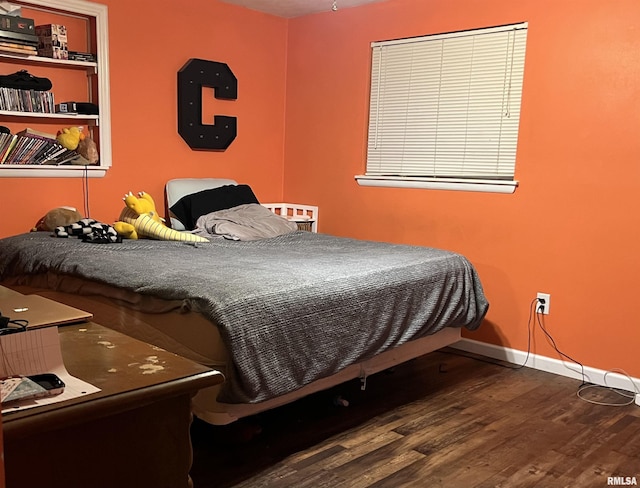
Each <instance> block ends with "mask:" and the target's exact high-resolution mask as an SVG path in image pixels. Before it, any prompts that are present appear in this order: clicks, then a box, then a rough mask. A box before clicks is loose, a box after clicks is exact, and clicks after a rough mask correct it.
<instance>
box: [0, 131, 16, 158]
mask: <svg viewBox="0 0 640 488" xmlns="http://www.w3.org/2000/svg"><path fill="white" fill-rule="evenodd" d="M9 135H10V136H11V137H10V139H9V141H8V142H7V144H6V146H5V147H4V149H3V151H2V159H0V164H2V163H4V162H5V161H6V160H7V156H8V155H9V153H10V152H11V151H13V148H14V146H15V145H16V142H17V140H18V136H17V135H15V134H13V135H11V134H9Z"/></svg>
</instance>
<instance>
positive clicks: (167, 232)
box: [113, 192, 209, 242]
mask: <svg viewBox="0 0 640 488" xmlns="http://www.w3.org/2000/svg"><path fill="white" fill-rule="evenodd" d="M123 200H124V203H125V205H126V206H125V208H124V209H122V212H120V218H119V220H118V222H116V223H115V224H113V228H114V229H115V230H116V232H117V233H118V235H121V236H122V237H124V238H126V239H139V238H141V237H147V238H150V239H159V240H163V241H183V242H209V240H208V239H205V238H204V237H201V236H197V235H195V234H190V233H189V232H178V231H177V230H175V229H170V228H169V227H167V226H166V225H164V219H163V218H162V217H160V216H159V215H158V212H157V211H156V205H155V202H154V201H153V198H151V195H149V194H148V193H145V192H140V193H138V196H137V197H136V196H135V195H133V194H132V193H131V192H129V194H128V195H125V196H124V198H123Z"/></svg>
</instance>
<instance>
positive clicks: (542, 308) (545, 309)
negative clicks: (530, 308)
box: [536, 292, 551, 315]
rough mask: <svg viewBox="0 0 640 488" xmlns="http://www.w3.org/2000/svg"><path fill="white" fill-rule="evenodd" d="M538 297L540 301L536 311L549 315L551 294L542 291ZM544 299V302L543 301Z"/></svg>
mask: <svg viewBox="0 0 640 488" xmlns="http://www.w3.org/2000/svg"><path fill="white" fill-rule="evenodd" d="M536 298H537V299H538V303H537V305H536V312H541V313H543V314H544V315H549V305H550V302H551V295H549V294H548V293H540V292H538V295H537V297H536ZM543 300H544V303H542V301H543Z"/></svg>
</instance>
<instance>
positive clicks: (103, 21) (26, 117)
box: [0, 0, 112, 178]
mask: <svg viewBox="0 0 640 488" xmlns="http://www.w3.org/2000/svg"><path fill="white" fill-rule="evenodd" d="M12 3H16V4H19V5H20V6H21V7H22V8H23V9H24V10H26V11H27V12H23V16H24V17H30V18H34V19H35V21H36V24H40V23H48V22H51V23H56V20H57V22H58V23H62V24H64V23H65V20H68V21H69V22H70V23H73V22H78V19H80V21H81V22H83V24H81V25H84V28H78V29H77V31H80V32H77V34H78V35H80V36H84V35H86V45H87V52H91V53H93V54H94V55H95V57H96V60H97V62H88V61H75V60H62V59H53V58H46V57H42V56H33V55H21V54H13V53H8V52H7V53H5V52H0V63H1V64H4V65H5V71H7V73H10V72H11V71H8V70H6V67H7V66H9V67H10V68H12V69H13V68H15V70H16V71H17V70H20V69H27V70H29V69H30V67H40V68H42V69H43V70H44V69H45V68H46V70H47V73H52V74H53V76H54V77H55V74H56V73H64V72H65V71H68V70H75V71H81V72H82V71H84V72H85V74H86V84H85V83H78V96H77V98H71V99H72V100H76V101H87V102H91V103H94V104H96V105H98V107H99V112H100V113H99V115H84V114H63V113H43V112H16V111H11V110H0V125H4V126H7V127H9V128H10V129H11V131H12V133H17V132H18V131H20V130H22V128H24V125H25V124H26V123H27V122H28V123H29V124H31V123H33V124H38V125H41V126H43V127H44V129H43V130H44V131H45V132H49V133H56V132H57V131H58V130H59V129H60V127H61V126H70V125H81V126H85V127H86V128H87V130H88V131H89V135H90V136H91V137H92V138H93V139H94V141H95V142H96V144H97V145H98V152H99V155H100V160H99V162H98V164H97V165H91V166H87V167H85V166H72V165H61V166H54V165H36V164H0V177H38V178H42V177H77V176H89V177H101V176H104V175H105V174H106V172H107V170H108V169H109V168H110V167H111V154H112V153H111V104H110V88H109V39H108V10H107V6H106V5H102V4H98V3H93V2H90V1H87V0H25V1H22V0H18V1H15V2H12ZM76 25H77V24H76ZM83 30H84V32H82V31H83ZM51 70H54V71H51ZM58 70H62V71H58ZM69 76H70V77H72V79H73V80H77V77H78V76H81V74H78V75H74V74H72V73H67V77H69ZM52 80H53V78H52ZM63 80H64V81H65V82H66V77H65V76H63ZM77 81H78V82H79V81H80V80H77ZM63 86H65V88H67V92H68V91H69V90H68V87H69V86H70V85H63ZM72 86H73V87H75V83H74V84H73V85H72ZM55 87H56V83H55V82H54V87H53V90H52V91H54V92H55ZM74 90H75V88H74ZM67 100H68V99H67ZM60 101H65V100H58V99H57V98H56V103H59V102H60ZM49 127H50V129H49ZM47 129H48V130H47Z"/></svg>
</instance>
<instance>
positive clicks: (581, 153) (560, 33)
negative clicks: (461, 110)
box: [284, 0, 640, 377]
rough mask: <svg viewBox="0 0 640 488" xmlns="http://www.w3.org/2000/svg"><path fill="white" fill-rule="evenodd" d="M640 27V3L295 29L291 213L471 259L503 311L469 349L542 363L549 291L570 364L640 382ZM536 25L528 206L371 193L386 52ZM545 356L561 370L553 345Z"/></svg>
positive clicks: (512, 6)
mask: <svg viewBox="0 0 640 488" xmlns="http://www.w3.org/2000/svg"><path fill="white" fill-rule="evenodd" d="M338 5H339V2H338ZM639 20H640V4H639V3H638V2H637V1H636V0H612V1H610V2H602V1H601V0H561V1H558V0H519V1H517V2H514V1H513V0H428V1H427V0H388V1H386V2H380V3H374V4H371V5H367V6H363V7H357V8H351V9H339V10H338V11H337V12H335V13H333V12H327V13H326V14H319V15H314V16H307V17H302V18H298V19H295V20H292V21H291V22H290V25H289V43H288V45H289V49H288V76H287V108H286V144H285V172H284V175H285V179H284V196H285V199H286V200H287V201H300V202H307V203H310V204H315V205H319V207H320V215H321V217H320V225H321V230H322V231H323V232H327V233H332V234H338V235H344V236H353V237H358V238H367V239H375V240H384V241H395V242H403V243H411V244H421V245H427V246H434V247H440V248H446V249H451V250H455V251H459V252H461V253H463V254H465V255H466V256H468V257H469V258H470V260H471V261H472V262H473V263H474V265H475V266H476V267H477V269H478V272H479V274H480V277H481V279H482V282H483V284H484V287H485V291H486V293H487V295H488V298H489V300H490V302H491V308H490V311H489V314H488V317H487V322H486V323H485V325H484V326H483V327H482V328H481V329H480V330H479V331H478V332H475V333H468V334H466V336H467V337H469V338H472V339H476V340H480V341H485V342H490V343H494V344H502V345H505V346H507V347H513V348H517V349H521V350H526V348H527V318H528V314H529V304H530V303H531V301H532V299H533V298H534V297H535V296H536V292H538V291H541V292H547V293H550V294H551V314H550V315H548V316H547V317H546V318H545V323H546V326H547V328H548V330H549V331H550V332H551V333H552V335H553V337H554V338H555V340H556V342H557V344H558V346H559V347H560V349H561V350H563V352H565V353H567V354H569V355H570V356H572V357H573V358H575V359H577V360H579V361H581V362H583V363H585V364H586V365H589V366H592V367H596V368H602V369H609V368H614V367H619V368H624V369H625V370H626V371H627V372H628V373H629V374H632V375H633V376H636V377H638V376H640V361H638V353H637V350H638V349H637V348H638V344H640V327H638V318H637V317H638V313H637V303H638V288H639V286H638V281H637V280H638V276H640V258H638V239H639V237H640V231H639V230H638V228H639V226H638V223H639V218H638V209H640V137H638V130H639V127H640V78H639V76H638V74H639V73H640V57H638V54H637V53H638V46H640V31H639V30H638V23H639ZM522 21H527V22H529V31H528V41H527V57H526V66H525V79H524V92H523V102H522V116H521V124H520V125H521V129H520V139H519V147H518V157H517V168H516V177H517V179H518V180H519V181H520V187H519V188H518V189H517V190H516V192H515V194H513V195H497V194H483V193H467V192H451V191H434V190H413V189H381V188H365V187H359V186H358V185H357V184H356V182H355V181H354V178H353V177H354V175H356V174H361V173H362V172H364V160H365V153H366V129H367V106H368V79H369V58H370V50H369V44H370V42H371V41H377V40H384V39H393V38H399V37H409V36H416V35H425V34H430V33H438V32H447V31H454V30H462V29H471V28H477V27H486V26H493V25H500V24H507V23H516V22H522ZM534 352H536V353H538V354H543V355H546V356H550V357H558V356H557V354H556V353H555V352H554V351H553V350H552V349H551V347H550V346H549V345H548V343H547V342H546V340H545V338H544V336H543V334H542V333H541V331H540V330H537V331H536V333H535V344H534Z"/></svg>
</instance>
